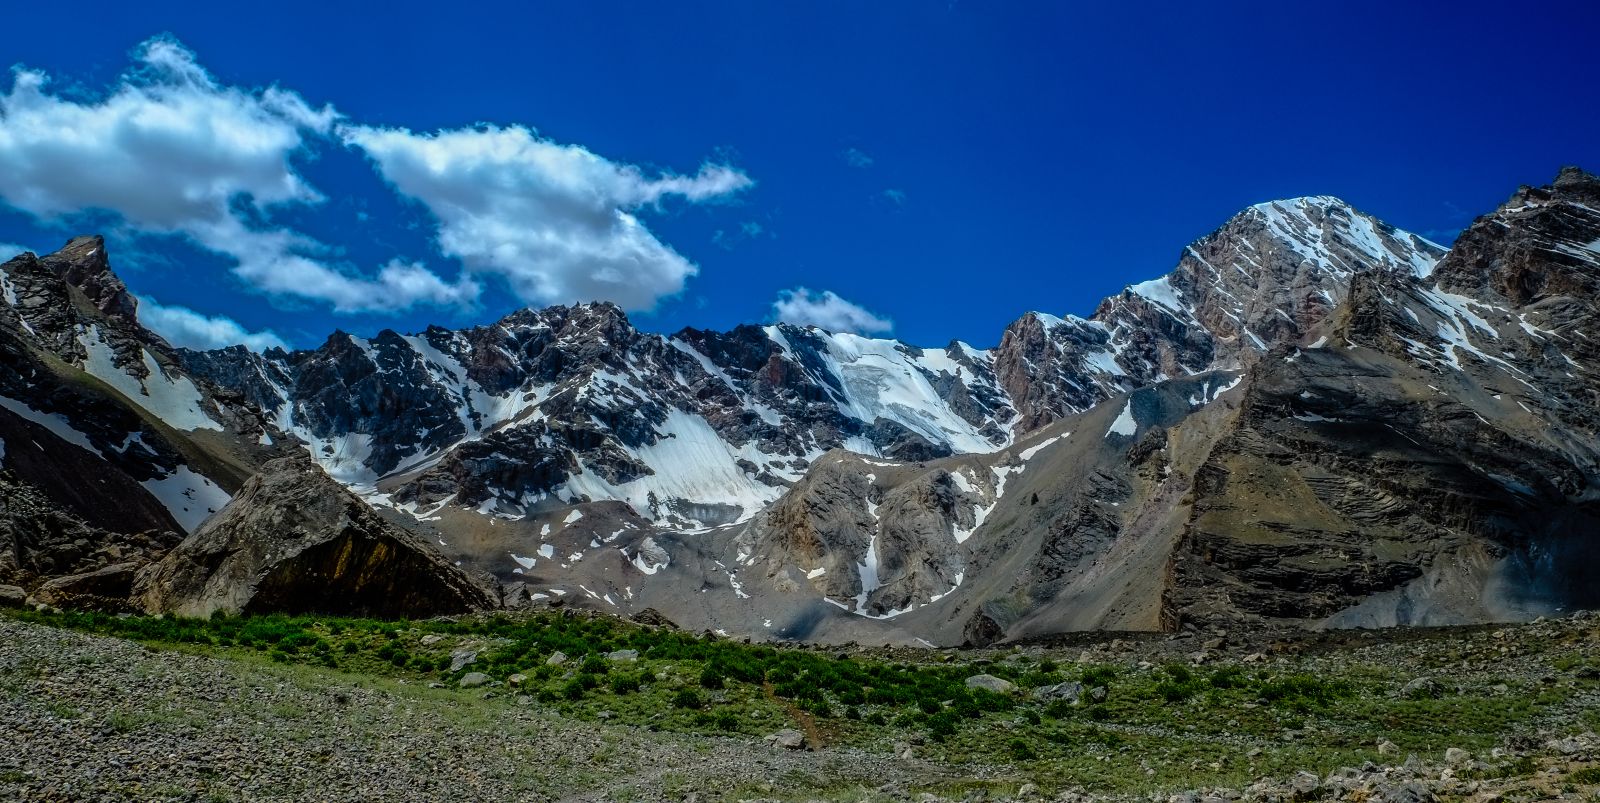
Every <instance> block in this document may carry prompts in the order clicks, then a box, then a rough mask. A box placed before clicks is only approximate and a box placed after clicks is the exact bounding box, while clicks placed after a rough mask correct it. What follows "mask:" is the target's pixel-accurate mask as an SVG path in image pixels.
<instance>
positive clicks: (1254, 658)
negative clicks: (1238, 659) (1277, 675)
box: [1244, 652, 1267, 664]
mask: <svg viewBox="0 0 1600 803" xmlns="http://www.w3.org/2000/svg"><path fill="white" fill-rule="evenodd" d="M1266 660H1267V656H1266V655H1265V654H1264V653H1259V652H1253V653H1250V654H1249V655H1246V656H1245V657H1244V662H1245V663H1247V664H1259V663H1264V662H1265V661H1266Z"/></svg>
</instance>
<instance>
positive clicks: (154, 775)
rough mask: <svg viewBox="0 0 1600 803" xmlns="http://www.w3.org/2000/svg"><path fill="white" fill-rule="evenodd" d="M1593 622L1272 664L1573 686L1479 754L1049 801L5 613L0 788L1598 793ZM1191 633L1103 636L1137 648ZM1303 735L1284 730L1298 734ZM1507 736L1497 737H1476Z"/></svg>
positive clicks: (330, 794) (1183, 799) (488, 695)
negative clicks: (1558, 651)
mask: <svg viewBox="0 0 1600 803" xmlns="http://www.w3.org/2000/svg"><path fill="white" fill-rule="evenodd" d="M1596 621H1597V620H1595V619H1593V618H1587V617H1575V618H1573V619H1568V620H1561V621H1557V622H1548V623H1543V622H1541V623H1535V624H1532V625H1526V626H1516V627H1509V628H1504V629H1500V630H1491V629H1482V628H1480V629H1476V630H1472V631H1460V632H1456V633H1444V634H1441V633H1438V632H1435V633H1421V632H1416V633H1408V632H1396V633H1394V634H1390V635H1391V636H1392V638H1383V637H1382V634H1366V635H1362V634H1352V635H1351V636H1350V637H1349V639H1348V641H1345V642H1344V643H1342V644H1324V645H1322V647H1321V648H1319V649H1314V650H1310V651H1309V653H1310V654H1307V655H1303V656H1302V657H1300V658H1298V659H1287V658H1285V659H1271V660H1275V661H1276V660H1285V661H1288V662H1289V663H1286V664H1285V666H1286V667H1290V668H1294V667H1298V669H1299V670H1300V671H1307V672H1313V673H1319V674H1324V673H1326V674H1335V675H1336V674H1338V673H1340V672H1345V671H1350V668H1351V662H1353V661H1360V662H1363V663H1377V664H1386V665H1392V666H1404V667H1408V670H1407V671H1415V672H1417V673H1418V674H1419V675H1420V672H1421V671H1422V670H1423V668H1424V667H1430V668H1431V669H1430V672H1438V671H1440V670H1444V671H1445V672H1446V674H1445V675H1444V677H1445V678H1446V679H1447V682H1448V683H1452V684H1455V683H1459V684H1463V685H1465V686H1475V685H1483V684H1501V683H1504V684H1509V685H1508V686H1507V688H1513V687H1535V688H1540V687H1542V688H1546V689H1549V690H1552V691H1551V692H1550V693H1551V694H1553V695H1554V699H1559V700H1560V701H1561V702H1560V703H1559V704H1555V705H1552V706H1550V707H1549V708H1548V710H1547V711H1546V713H1545V714H1544V715H1542V716H1541V718H1540V719H1539V720H1538V721H1537V722H1536V723H1533V724H1534V728H1535V729H1534V730H1532V731H1527V730H1525V731H1524V732H1520V733H1517V734H1509V733H1485V734H1484V736H1485V737H1486V738H1484V739H1481V740H1478V741H1479V743H1480V745H1479V747H1477V748H1476V749H1477V750H1478V752H1469V751H1466V750H1461V749H1454V748H1453V749H1451V750H1447V751H1443V752H1442V753H1441V754H1440V755H1431V754H1430V755H1424V756H1416V755H1410V754H1407V753H1405V752H1404V751H1399V750H1387V749H1385V746H1379V749H1378V753H1379V754H1385V755H1387V756H1392V757H1390V758H1385V759H1383V760H1384V761H1386V762H1388V763H1385V764H1378V763H1374V762H1372V761H1361V762H1358V763H1359V766H1351V767H1341V768H1338V769H1335V770H1333V771H1331V772H1326V771H1325V772H1324V773H1323V774H1317V773H1312V772H1305V771H1301V772H1298V773H1295V774H1293V775H1291V776H1288V777H1269V778H1261V779H1258V780H1256V781H1254V782H1253V783H1249V784H1247V785H1244V786H1243V788H1240V789H1226V788H1212V789H1194V790H1182V789H1149V788H1148V787H1147V790H1146V791H1144V792H1142V793H1140V794H1137V795H1121V796H1114V797H1109V798H1102V797H1100V796H1094V795H1089V794H1086V793H1083V792H1081V791H1076V790H1071V789H1067V790H1054V791H1052V792H1050V793H1049V794H1048V795H1047V794H1046V793H1044V792H1042V791H1041V790H1039V789H1038V788H1037V787H1035V785H1034V784H1033V783H1031V782H1030V778H1029V777H1028V776H1027V775H1025V774H1024V773H1023V772H1022V771H1021V770H1020V769H1018V768H1017V767H1013V766H1010V765H984V764H972V763H967V764H948V763H939V762H932V761H928V760H923V759H921V758H919V757H918V756H919V755H920V753H921V752H922V751H923V749H922V748H920V747H919V748H917V749H916V750H913V749H912V748H911V747H909V746H896V748H895V750H892V751H888V750H877V751H871V752H869V751H865V750H862V749H857V748H847V747H838V746H833V747H826V748H823V749H821V750H817V751H805V750H785V749H781V748H779V747H776V746H773V745H769V744H766V743H764V742H762V741H760V740H758V739H755V738H753V737H749V736H741V737H718V736H705V735H690V734H684V733H667V732H654V731H651V730H649V729H647V728H643V727H639V726H636V725H621V724H613V723H610V722H606V721H598V722H596V721H585V720H579V719H574V718H572V717H569V716H564V715H563V714H561V713H559V712H557V711H554V710H552V709H551V708H549V707H547V706H544V705H542V704H540V703H537V702H535V701H534V700H533V699H532V698H529V697H514V696H507V693H506V692H505V691H504V690H503V689H495V688H488V689H481V690H480V689H473V690H463V689H453V688H442V687H440V688H436V687H431V686H429V685H427V684H424V683H419V682H406V681H403V680H399V679H395V678H388V677H377V676H369V675H352V674H343V673H340V672H337V671H333V670H327V669H322V668H316V667H310V666H304V665H293V664H279V663H272V662H270V661H266V660H262V659H260V658H258V657H253V656H249V655H233V654H230V655H227V656H225V657H212V656H209V655H202V654H196V653H192V652H189V651H186V650H179V649H163V648H152V647H147V646H144V645H141V644H139V643H137V642H133V641H128V640H124V639H118V638H108V637H102V636H95V635H88V634H85V633H80V632H76V631H69V630H64V629H59V628H56V627H52V626H48V625H42V624H36V623H29V622H23V621H19V620H16V619H13V618H9V617H0V645H4V646H3V648H0V733H3V734H4V739H3V741H0V800H6V801H9V800H19V801H73V802H74V803H76V802H77V801H156V800H159V801H256V800H293V801H463V800H495V801H522V800H527V801H552V800H573V801H583V800H606V801H611V800H617V801H650V800H673V801H697V802H698V801H712V800H750V801H756V800H766V801H799V800H854V801H879V800H881V801H918V803H926V802H931V801H941V800H952V799H953V800H969V801H978V800H1013V799H1021V800H1030V801H1033V800H1046V799H1054V800H1058V801H1068V802H1069V803H1086V801H1090V800H1102V799H1107V800H1112V799H1114V800H1123V801H1132V800H1144V801H1157V802H1158V803H1161V802H1165V803H1231V802H1232V801H1247V802H1253V801H1261V802H1263V803H1265V802H1267V801H1271V802H1272V803H1305V802H1306V801H1312V800H1342V801H1353V802H1355V803H1386V802H1387V803H1429V802H1430V801H1471V803H1511V802H1512V801H1536V800H1571V801H1586V802H1588V803H1594V802H1595V801H1600V738H1597V737H1596V736H1595V735H1594V733H1593V723H1595V722H1596V721H1600V715H1597V711H1600V687H1597V686H1596V685H1594V684H1593V683H1591V682H1590V679H1591V676H1592V675H1593V673H1594V672H1595V671H1596V670H1595V669H1594V666H1595V665H1593V664H1584V663H1576V662H1574V663H1571V665H1570V666H1568V667H1567V668H1566V669H1564V670H1562V669H1555V670H1552V669H1551V668H1550V666H1549V662H1548V660H1547V659H1546V658H1545V657H1543V656H1544V653H1543V650H1544V649H1545V647H1547V646H1548V645H1551V644H1556V643H1561V644H1566V645H1573V646H1578V647H1579V648H1580V649H1581V650H1582V653H1581V654H1589V655H1592V653H1593V649H1592V648H1593V645H1594V643H1595V642H1594V638H1595V636H1596V634H1597V633H1600V631H1597V630H1596V627H1595V624H1596ZM1343 639H1344V637H1338V638H1337V639H1335V641H1341V640H1343ZM1185 641H1186V639H1165V640H1152V641H1147V642H1146V643H1142V644H1139V643H1127V642H1123V641H1115V642H1114V644H1115V645H1118V646H1114V647H1111V649H1109V650H1108V649H1107V647H1108V645H1107V644H1105V643H1102V644H1101V645H1099V646H1097V647H1095V648H1094V649H1095V650H1096V651H1106V652H1109V653H1115V655H1114V656H1113V655H1107V656H1106V657H1107V658H1108V659H1113V658H1114V659H1115V660H1120V661H1124V662H1135V661H1140V660H1141V658H1144V657H1148V658H1155V657H1158V655H1157V653H1166V652H1169V651H1171V650H1173V649H1174V648H1177V647H1179V646H1180V645H1182V644H1183V643H1184V642H1185ZM1252 657H1255V656H1252ZM1196 659H1197V660H1208V659H1203V658H1202V657H1201V656H1196ZM1226 660H1241V659H1231V658H1229V659H1226ZM1242 660H1243V662H1244V663H1250V660H1251V658H1246V659H1242ZM1418 682H1419V683H1421V682H1423V681H1422V680H1419V681H1418ZM1426 683H1429V684H1434V683H1438V681H1433V680H1426ZM1413 685H1414V684H1413ZM1408 688H1409V687H1408ZM1396 724H1399V723H1396ZM1309 731H1310V728H1307V732H1308V733H1309ZM798 735H799V734H796V736H798ZM1306 735H1307V734H1294V733H1285V734H1284V735H1283V739H1284V740H1285V742H1284V744H1285V745H1287V744H1288V743H1290V742H1293V741H1295V740H1298V739H1302V738H1306ZM1494 743H1498V744H1500V745H1501V746H1499V747H1494V748H1493V749H1492V750H1491V749H1485V748H1484V747H1482V745H1485V744H1494ZM1265 746H1266V747H1267V748H1269V749H1272V748H1273V747H1274V746H1273V745H1265ZM1387 747H1393V745H1387ZM1237 752H1238V753H1239V754H1240V756H1241V757H1242V758H1244V759H1245V760H1250V757H1252V756H1255V755H1258V754H1260V753H1261V747H1260V746H1257V747H1253V748H1250V749H1249V750H1248V751H1247V750H1246V743H1244V742H1241V743H1240V745H1239V748H1238V750H1237ZM1164 758H1166V757H1164V756H1160V755H1145V756H1143V757H1142V759H1141V760H1146V761H1150V762H1160V761H1162V760H1163V759H1164Z"/></svg>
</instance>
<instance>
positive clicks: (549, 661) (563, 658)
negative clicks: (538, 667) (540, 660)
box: [544, 650, 567, 666]
mask: <svg viewBox="0 0 1600 803" xmlns="http://www.w3.org/2000/svg"><path fill="white" fill-rule="evenodd" d="M566 662H567V654H566V653H564V652H562V651H560V650H556V651H555V652H553V653H550V657H549V658H546V659H545V661H544V665H545V666H560V665H562V664H564V663H566Z"/></svg>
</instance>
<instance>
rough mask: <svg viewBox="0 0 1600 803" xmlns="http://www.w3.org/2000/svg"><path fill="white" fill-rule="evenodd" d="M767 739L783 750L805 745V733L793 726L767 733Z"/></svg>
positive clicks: (799, 747) (800, 747)
mask: <svg viewBox="0 0 1600 803" xmlns="http://www.w3.org/2000/svg"><path fill="white" fill-rule="evenodd" d="M767 741H768V742H770V743H771V744H772V745H773V746H775V747H781V748H783V749H785V750H800V749H802V748H804V747H805V746H806V735H805V734H803V733H801V732H800V731H797V730H794V729H793V728H784V729H783V730H781V731H778V732H777V733H773V734H769V735H768V736H767Z"/></svg>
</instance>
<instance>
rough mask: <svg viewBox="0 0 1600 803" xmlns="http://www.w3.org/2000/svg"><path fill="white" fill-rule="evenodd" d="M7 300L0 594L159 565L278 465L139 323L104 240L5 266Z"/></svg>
mask: <svg viewBox="0 0 1600 803" xmlns="http://www.w3.org/2000/svg"><path fill="white" fill-rule="evenodd" d="M0 299H3V301H4V303H0V488H3V489H4V491H5V492H4V494H3V495H0V583H5V584H13V585H25V586H29V587H32V586H34V585H36V584H37V583H39V582H42V581H43V580H45V579H48V578H60V577H64V576H71V575H76V574H81V573H87V572H95V571H98V570H101V569H105V568H107V567H110V566H115V565H121V564H126V563H128V562H130V561H132V562H138V561H141V560H146V559H149V558H150V557H153V556H156V557H158V556H159V555H160V554H161V552H163V551H164V550H165V548H166V547H169V546H171V545H172V544H173V543H175V542H176V541H177V540H178V539H179V538H180V537H181V536H182V534H183V533H186V532H188V531H190V530H192V529H193V528H194V527H196V526H197V525H198V524H199V523H200V522H201V521H202V520H204V519H205V518H206V517H207V516H208V515H210V514H211V513H212V512H213V511H215V510H217V509H219V508H221V507H222V505H223V504H224V503H226V502H227V500H228V495H229V493H231V492H232V491H234V490H236V489H237V488H238V487H239V486H240V484H241V483H243V482H244V480H245V478H246V477H248V476H249V475H250V473H251V472H252V471H253V470H254V467H255V466H256V465H257V464H258V463H259V462H260V460H261V459H263V457H264V456H266V455H269V454H271V453H273V451H274V447H273V446H271V445H270V444H272V439H271V435H270V434H269V429H270V425H269V424H267V423H266V422H265V421H263V420H262V419H261V417H260V415H259V414H258V412H257V410H256V408H255V407H254V406H252V405H250V404H248V403H246V402H245V401H244V400H243V399H242V398H241V397H240V396H238V395H237V394H235V393H233V392H231V391H227V390H223V389H221V388H219V387H217V386H214V385H212V384H210V383H209V382H206V381H205V380H203V379H198V378H196V377H193V376H191V375H190V374H189V373H188V372H186V371H185V370H184V369H183V368H182V367H181V366H180V365H179V364H178V360H177V355H176V353H175V352H174V350H173V349H172V348H171V347H170V346H168V345H167V344H166V343H165V342H164V341H163V340H162V339H161V338H160V337H158V336H156V335H155V334H153V333H151V332H150V331H148V330H146V329H145V328H144V327H142V326H140V325H139V323H138V320H137V317H136V310H137V304H136V302H135V300H134V298H133V297H132V296H131V295H129V294H128V292H127V289H126V288H125V287H124V286H123V284H122V282H121V281H120V280H119V279H117V277H116V275H115V274H114V273H113V272H112V271H111V268H110V264H109V262H108V261H107V257H106V253H105V246H104V243H103V242H102V241H101V240H100V238H98V237H80V238H77V239H74V240H72V241H71V242H69V243H67V245H66V246H65V247H64V248H62V249H61V250H60V251H58V252H56V253H54V254H51V255H49V256H46V257H42V258H41V257H36V256H34V255H33V254H23V255H21V256H19V257H16V258H15V259H12V260H10V261H8V262H6V263H4V264H3V265H0ZM278 448H283V447H282V446H280V447H278Z"/></svg>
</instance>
